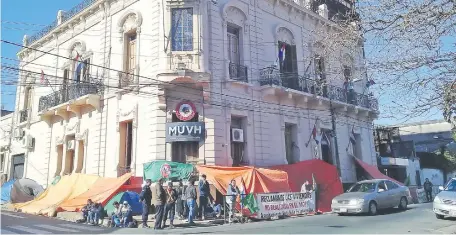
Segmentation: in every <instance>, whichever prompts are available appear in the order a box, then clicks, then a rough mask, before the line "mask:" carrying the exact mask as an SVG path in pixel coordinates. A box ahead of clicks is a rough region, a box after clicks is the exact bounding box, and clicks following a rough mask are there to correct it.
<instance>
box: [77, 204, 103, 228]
mask: <svg viewBox="0 0 456 235" xmlns="http://www.w3.org/2000/svg"><path fill="white" fill-rule="evenodd" d="M81 211H82V217H83V221H84V222H87V223H88V224H92V225H98V222H99V220H100V219H101V218H102V216H103V205H101V203H94V202H93V201H92V199H89V200H87V204H86V205H85V206H84V207H83V208H82V209H81Z"/></svg>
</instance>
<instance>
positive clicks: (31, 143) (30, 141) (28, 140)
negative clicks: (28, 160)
mask: <svg viewBox="0 0 456 235" xmlns="http://www.w3.org/2000/svg"><path fill="white" fill-rule="evenodd" d="M22 142H23V145H24V147H25V148H28V149H33V148H35V138H33V137H31V136H27V137H25V138H23V139H22Z"/></svg>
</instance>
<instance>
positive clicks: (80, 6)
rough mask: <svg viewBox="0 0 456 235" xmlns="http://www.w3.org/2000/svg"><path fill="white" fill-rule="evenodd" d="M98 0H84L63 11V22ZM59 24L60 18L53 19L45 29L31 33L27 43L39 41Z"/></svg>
mask: <svg viewBox="0 0 456 235" xmlns="http://www.w3.org/2000/svg"><path fill="white" fill-rule="evenodd" d="M97 1H99V0H83V1H82V2H81V3H79V4H78V5H76V6H74V7H73V8H71V9H70V10H68V11H65V12H63V14H62V21H61V24H62V23H65V22H66V21H68V20H69V19H71V17H73V16H75V15H77V14H78V13H79V12H81V11H83V10H84V9H86V8H87V7H90V6H91V5H92V4H93V3H95V2H97ZM58 25H59V24H58V20H55V21H53V22H52V23H51V24H49V25H48V26H46V27H44V28H43V29H41V30H40V31H38V32H37V33H36V34H34V35H31V36H30V37H29V38H27V44H28V45H30V44H32V43H33V42H35V41H37V40H38V39H40V38H41V37H43V36H44V35H46V34H48V33H49V32H51V31H52V30H53V29H55V28H56V27H57V26H58Z"/></svg>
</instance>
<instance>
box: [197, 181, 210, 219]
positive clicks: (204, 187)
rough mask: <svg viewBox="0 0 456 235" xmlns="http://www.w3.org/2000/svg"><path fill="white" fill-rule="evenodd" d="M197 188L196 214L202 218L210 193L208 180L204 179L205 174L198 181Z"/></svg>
mask: <svg viewBox="0 0 456 235" xmlns="http://www.w3.org/2000/svg"><path fill="white" fill-rule="evenodd" d="M198 189H199V208H198V215H199V217H200V218H201V219H202V220H204V219H205V218H204V216H205V215H206V210H207V205H208V201H209V200H208V199H209V195H210V189H209V182H207V180H206V175H204V174H203V175H202V176H201V180H200V181H199V183H198Z"/></svg>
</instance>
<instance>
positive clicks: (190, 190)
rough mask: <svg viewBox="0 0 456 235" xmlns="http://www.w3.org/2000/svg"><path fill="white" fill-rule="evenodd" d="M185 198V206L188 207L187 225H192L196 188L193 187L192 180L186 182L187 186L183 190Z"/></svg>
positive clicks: (193, 181) (193, 182)
mask: <svg viewBox="0 0 456 235" xmlns="http://www.w3.org/2000/svg"><path fill="white" fill-rule="evenodd" d="M185 198H186V200H187V206H188V223H189V224H194V222H193V218H194V217H193V216H194V213H195V204H196V187H195V180H194V179H190V180H189V181H188V186H187V188H186V189H185Z"/></svg>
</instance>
